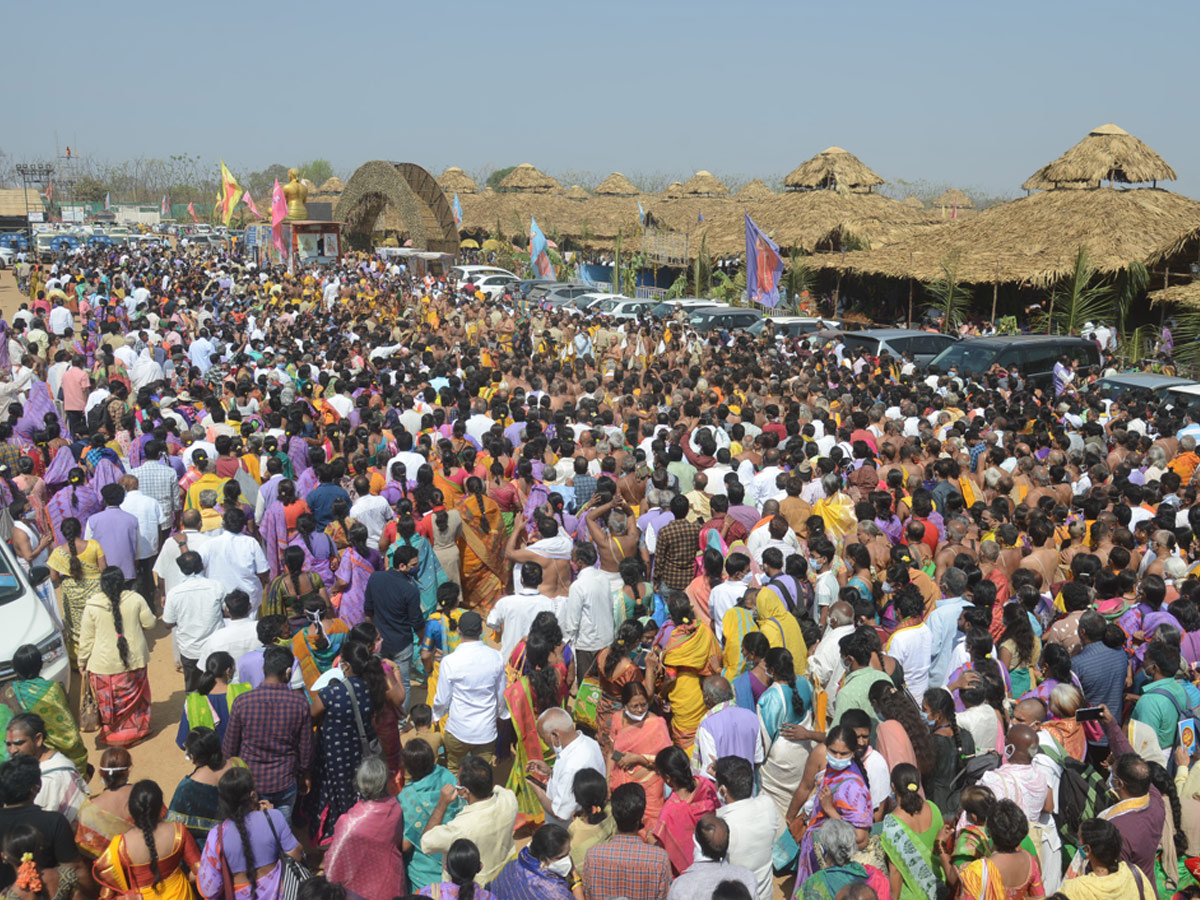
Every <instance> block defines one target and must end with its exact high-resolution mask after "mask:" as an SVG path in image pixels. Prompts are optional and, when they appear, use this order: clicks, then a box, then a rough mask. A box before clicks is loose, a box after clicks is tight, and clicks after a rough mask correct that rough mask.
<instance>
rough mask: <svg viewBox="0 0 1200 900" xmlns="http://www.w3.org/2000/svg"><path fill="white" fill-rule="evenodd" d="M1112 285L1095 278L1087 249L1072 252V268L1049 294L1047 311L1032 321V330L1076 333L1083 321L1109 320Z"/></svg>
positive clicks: (1094, 268)
mask: <svg viewBox="0 0 1200 900" xmlns="http://www.w3.org/2000/svg"><path fill="white" fill-rule="evenodd" d="M1114 297H1115V292H1114V290H1113V286H1112V285H1111V284H1109V283H1107V282H1105V281H1103V280H1098V279H1097V278H1096V267H1095V266H1093V265H1092V262H1091V260H1090V259H1089V258H1088V252H1087V247H1084V246H1080V247H1079V248H1078V249H1077V250H1076V251H1075V265H1074V267H1073V268H1072V269H1071V272H1070V274H1069V275H1067V276H1066V277H1065V278H1063V279H1062V280H1061V281H1060V282H1059V283H1058V284H1057V285H1056V286H1055V287H1054V289H1053V290H1051V292H1050V308H1049V309H1048V310H1047V311H1046V313H1045V314H1043V315H1040V316H1038V317H1037V318H1036V319H1035V320H1034V328H1035V329H1036V330H1037V331H1044V332H1046V334H1079V333H1080V331H1081V330H1082V329H1083V325H1084V323H1085V322H1097V321H1099V322H1106V321H1110V320H1111V319H1112V315H1113V299H1114Z"/></svg>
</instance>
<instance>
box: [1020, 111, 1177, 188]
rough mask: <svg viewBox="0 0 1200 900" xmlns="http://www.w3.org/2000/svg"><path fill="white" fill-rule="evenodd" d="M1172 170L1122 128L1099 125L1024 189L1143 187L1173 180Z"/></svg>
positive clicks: (1037, 172) (1034, 175)
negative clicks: (1108, 185)
mask: <svg viewBox="0 0 1200 900" xmlns="http://www.w3.org/2000/svg"><path fill="white" fill-rule="evenodd" d="M1174 180H1175V170H1174V169H1172V168H1171V167H1170V166H1169V165H1167V162H1166V160H1164V159H1163V158H1162V157H1161V156H1159V155H1158V154H1157V153H1155V152H1154V150H1152V149H1151V148H1150V147H1149V146H1148V145H1147V144H1145V143H1143V142H1142V141H1140V140H1138V139H1137V138H1135V137H1134V136H1133V135H1132V134H1130V133H1129V132H1128V131H1126V130H1125V129H1123V128H1120V127H1118V126H1116V125H1113V124H1111V123H1110V124H1108V125H1101V126H1100V127H1099V128H1096V129H1093V130H1092V131H1091V132H1089V133H1088V135H1087V137H1085V138H1084V139H1083V140H1082V141H1080V142H1079V143H1078V144H1076V145H1075V146H1074V147H1072V148H1071V149H1070V150H1068V151H1067V152H1066V153H1064V154H1063V155H1062V156H1060V157H1059V158H1058V159H1056V160H1054V161H1053V162H1051V163H1048V164H1047V165H1045V166H1042V168H1040V169H1038V170H1037V171H1036V172H1034V173H1033V175H1031V176H1030V177H1029V178H1028V179H1027V180H1026V181H1025V183H1024V184H1023V185H1021V187H1023V188H1025V190H1029V191H1032V190H1051V189H1053V188H1056V187H1061V186H1063V185H1068V184H1076V185H1079V184H1083V185H1095V186H1098V185H1099V184H1100V182H1102V181H1108V182H1121V183H1123V184H1143V183H1146V182H1155V181H1174Z"/></svg>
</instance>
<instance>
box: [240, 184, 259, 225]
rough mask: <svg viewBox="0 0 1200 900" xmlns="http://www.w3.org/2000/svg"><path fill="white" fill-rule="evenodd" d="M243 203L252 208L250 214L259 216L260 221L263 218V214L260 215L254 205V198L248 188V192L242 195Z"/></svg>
mask: <svg viewBox="0 0 1200 900" xmlns="http://www.w3.org/2000/svg"><path fill="white" fill-rule="evenodd" d="M242 202H243V203H245V204H246V205H247V206H248V207H250V212H252V213H254V215H255V216H257V217H258V218H260V219H261V218H262V213H260V212H259V211H258V207H257V206H255V205H254V198H253V197H251V196H250V189H249V188H247V189H246V192H245V193H244V194H242Z"/></svg>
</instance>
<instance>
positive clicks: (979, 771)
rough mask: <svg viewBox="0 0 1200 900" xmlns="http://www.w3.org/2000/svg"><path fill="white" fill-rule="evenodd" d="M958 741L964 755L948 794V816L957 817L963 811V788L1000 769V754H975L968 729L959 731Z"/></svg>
mask: <svg viewBox="0 0 1200 900" xmlns="http://www.w3.org/2000/svg"><path fill="white" fill-rule="evenodd" d="M958 740H959V743H960V744H961V746H962V755H961V756H960V757H959V758H958V770H957V771H956V772H955V773H954V778H953V779H951V781H950V790H949V792H948V793H947V799H948V801H949V802H948V803H947V804H946V805H947V809H948V810H949V812H948V813H946V814H945V815H947V816H957V815H958V813H959V812H961V810H962V802H961V800H960V798H961V796H962V792H963V788H967V787H970V786H971V785H973V784H975V783H976V782H977V781H979V779H980V778H981V777H982V776H983V773H984V772H990V771H992V770H993V769H998V768H1000V754H999V753H997V752H996V751H995V750H988V751H987V752H985V753H978V754H977V753H976V752H975V738H974V737H973V736H972V735H971V732H969V731H967V730H966V729H961V728H960V729H959V731H958Z"/></svg>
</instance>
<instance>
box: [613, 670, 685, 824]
mask: <svg viewBox="0 0 1200 900" xmlns="http://www.w3.org/2000/svg"><path fill="white" fill-rule="evenodd" d="M608 744H609V746H610V747H611V750H609V752H608V787H609V789H610V790H616V789H617V788H619V787H620V786H621V785H623V784H629V783H630V782H637V783H638V784H640V785H641V786H642V789H643V790H644V791H645V792H646V813H645V815H644V816H643V817H642V828H643V834H649V833H651V832H653V831H654V828H655V826H656V825H657V824H658V815H659V813H660V812H661V811H662V808H663V794H664V791H663V787H664V785H663V779H662V776H661V775H659V774H658V772H657V771H656V770H655V768H654V759H655V757H657V756H658V754H659V752H660V751H662V750H665V749H666V748H667V747H670V746H671V733H670V732H669V731H668V730H667V720H666V719H664V718H663V717H662V716H659V715H656V714H655V713H652V712H650V694H649V692H648V691H647V690H646V686H645V685H644V684H642V682H640V681H631V682H629V683H628V684H626V685H625V687H624V688H622V690H621V711H620V712H619V713H617V714H616V715H614V716H613V719H612V726H611V728H610V729H609V736H608Z"/></svg>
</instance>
